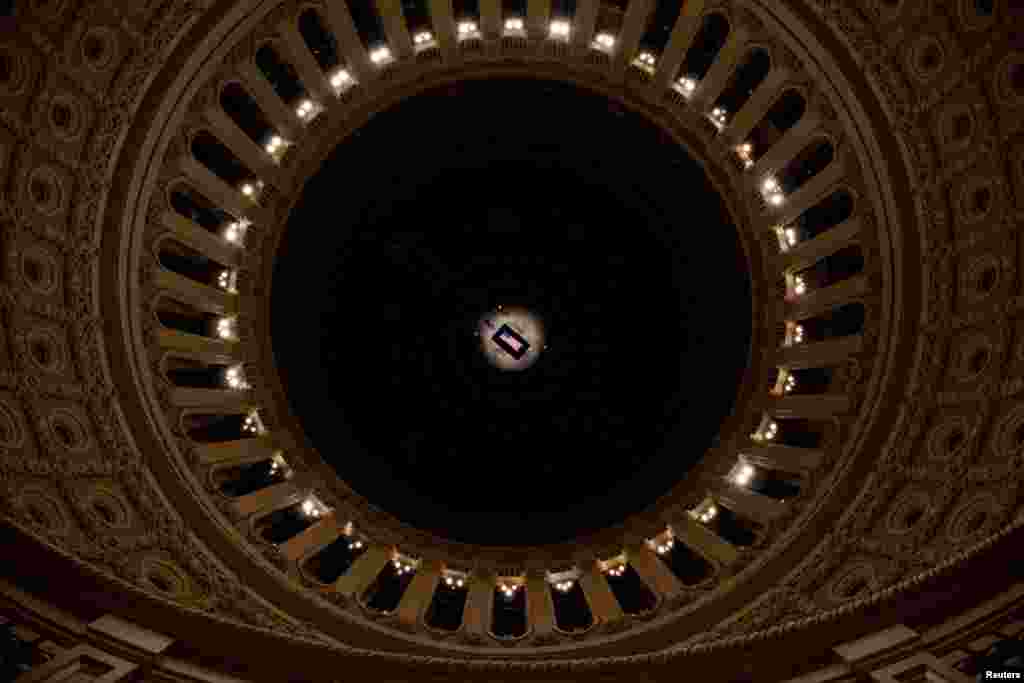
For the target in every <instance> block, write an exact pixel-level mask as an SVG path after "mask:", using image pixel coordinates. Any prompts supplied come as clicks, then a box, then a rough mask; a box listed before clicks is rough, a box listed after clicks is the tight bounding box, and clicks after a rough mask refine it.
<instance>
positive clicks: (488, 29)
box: [479, 0, 503, 40]
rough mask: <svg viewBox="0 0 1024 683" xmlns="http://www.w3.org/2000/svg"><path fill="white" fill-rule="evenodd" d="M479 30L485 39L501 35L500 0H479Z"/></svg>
mask: <svg viewBox="0 0 1024 683" xmlns="http://www.w3.org/2000/svg"><path fill="white" fill-rule="evenodd" d="M479 7H480V32H481V33H482V34H483V35H484V38H485V39H487V40H498V39H499V38H500V37H501V31H502V28H503V27H502V25H501V0H480V5H479Z"/></svg>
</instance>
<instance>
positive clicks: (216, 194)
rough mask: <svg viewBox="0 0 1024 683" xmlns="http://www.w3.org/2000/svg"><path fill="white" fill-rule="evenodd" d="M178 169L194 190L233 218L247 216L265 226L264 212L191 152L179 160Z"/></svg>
mask: <svg viewBox="0 0 1024 683" xmlns="http://www.w3.org/2000/svg"><path fill="white" fill-rule="evenodd" d="M179 168H180V169H181V171H182V173H184V174H185V176H186V177H187V178H188V179H189V180H191V181H192V182H193V183H195V186H196V189H197V190H199V191H200V192H201V193H203V194H204V195H206V197H207V198H208V199H209V200H210V201H212V202H213V203H214V204H216V205H217V206H219V207H221V208H222V209H224V210H225V211H227V212H228V213H230V214H233V215H235V216H249V217H251V218H252V219H253V221H254V222H257V223H262V224H266V223H267V221H266V220H263V219H264V218H265V217H266V212H265V211H264V210H263V208H262V207H260V205H259V204H257V203H256V202H254V201H252V200H250V199H247V198H246V197H244V196H243V195H242V191H241V190H240V189H238V188H235V187H231V186H230V185H228V184H227V183H225V182H224V181H223V180H221V179H220V178H219V177H218V176H216V175H214V174H213V172H212V171H210V170H209V169H208V168H206V167H205V166H203V165H202V164H200V163H199V162H198V161H196V160H195V159H194V158H193V157H192V153H191V151H189V152H188V153H186V155H185V156H184V157H183V158H182V159H181V161H180V163H179Z"/></svg>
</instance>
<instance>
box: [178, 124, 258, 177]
mask: <svg viewBox="0 0 1024 683" xmlns="http://www.w3.org/2000/svg"><path fill="white" fill-rule="evenodd" d="M192 156H193V157H195V160H196V161H198V162H199V163H200V164H202V165H203V166H205V167H206V168H207V169H208V170H209V171H210V172H211V173H213V174H214V175H215V176H217V177H218V178H220V179H221V180H223V181H224V182H225V183H227V184H228V185H230V186H231V187H241V186H242V185H244V184H246V183H255V182H256V181H257V179H256V176H255V175H254V174H253V173H252V172H251V171H250V170H249V169H248V168H246V167H245V164H243V163H242V162H241V161H239V160H238V158H237V157H236V156H235V155H234V154H232V152H231V150H229V149H228V148H227V147H225V146H224V145H222V144H221V143H220V140H218V139H217V138H215V137H213V136H212V135H210V134H209V133H207V132H206V131H202V132H200V133H199V134H198V135H196V136H195V138H194V139H193V140H192Z"/></svg>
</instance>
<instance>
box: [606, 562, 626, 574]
mask: <svg viewBox="0 0 1024 683" xmlns="http://www.w3.org/2000/svg"><path fill="white" fill-rule="evenodd" d="M625 573H626V565H624V564H620V565H616V566H614V567H611V568H609V569H608V571H607V574H608V576H622V575H623V574H625Z"/></svg>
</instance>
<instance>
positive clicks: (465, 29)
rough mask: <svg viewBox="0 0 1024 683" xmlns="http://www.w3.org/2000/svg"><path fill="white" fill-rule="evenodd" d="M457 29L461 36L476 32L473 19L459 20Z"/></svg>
mask: <svg viewBox="0 0 1024 683" xmlns="http://www.w3.org/2000/svg"><path fill="white" fill-rule="evenodd" d="M458 30H459V35H460V36H462V37H463V38H465V37H468V36H471V35H473V34H474V33H476V22H475V21H460V22H459V26H458Z"/></svg>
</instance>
